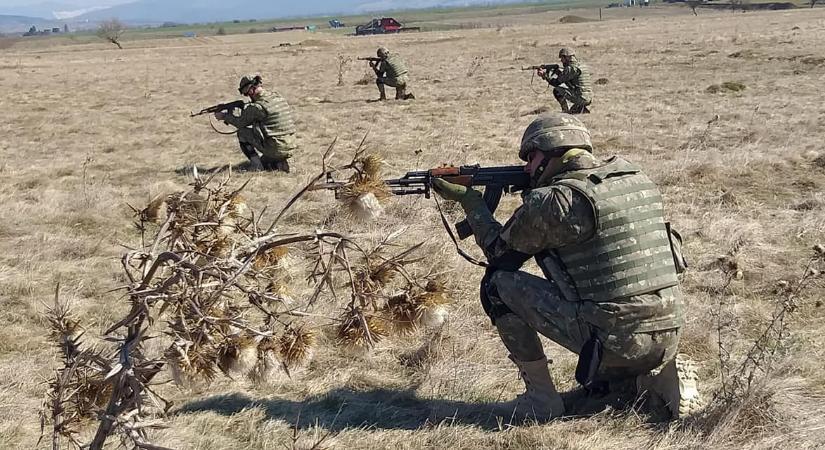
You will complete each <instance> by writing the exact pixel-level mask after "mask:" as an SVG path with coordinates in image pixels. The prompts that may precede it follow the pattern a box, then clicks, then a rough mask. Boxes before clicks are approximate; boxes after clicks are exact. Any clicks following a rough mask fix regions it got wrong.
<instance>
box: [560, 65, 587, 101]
mask: <svg viewBox="0 0 825 450" xmlns="http://www.w3.org/2000/svg"><path fill="white" fill-rule="evenodd" d="M556 79H557V80H558V81H559V83H561V84H564V85H565V86H567V87H568V88H570V90H572V91H573V93H574V94H576V95H578V96H579V97H581V98H583V99H585V100H587V101H592V100H593V83H592V81H591V79H590V69H589V68H588V67H587V66H586V65H584V64H581V63H579V62H578V61H577V60H576V59H573V61H571V62H570V64H568V65H565V66H562V67H561V68H560V69H559V72H558V74H557V75H556Z"/></svg>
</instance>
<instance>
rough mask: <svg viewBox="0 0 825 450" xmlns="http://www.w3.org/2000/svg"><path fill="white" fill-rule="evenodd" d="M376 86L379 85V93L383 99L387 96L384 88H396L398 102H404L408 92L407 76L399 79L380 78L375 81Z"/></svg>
mask: <svg viewBox="0 0 825 450" xmlns="http://www.w3.org/2000/svg"><path fill="white" fill-rule="evenodd" d="M375 84H376V85H378V92H379V93H380V94H381V98H384V97H385V96H386V94H385V92H384V86H389V87H394V88H395V98H396V100H403V99H404V97H405V95H406V91H407V76H406V75H405V76H402V77H399V78H389V77H378V78H376V79H375Z"/></svg>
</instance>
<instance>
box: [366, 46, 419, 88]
mask: <svg viewBox="0 0 825 450" xmlns="http://www.w3.org/2000/svg"><path fill="white" fill-rule="evenodd" d="M376 53H377V54H378V60H377V61H370V67H372V70H374V71H375V76H376V79H375V84H377V85H378V92H379V93H380V94H381V96H380V97H379V98H378V99H379V100H386V99H387V94H386V93H385V92H384V86H385V85H386V86H390V87H394V88H395V99H396V100H410V99H414V98H415V96H414V95H413V94H412V93H407V82H408V81H409V77H408V76H407V65H406V64H404V60H402V59H401V57H400V56H398V54H397V53H390V51H389V50H387V49H386V48H385V47H379V48H378V51H377V52H376Z"/></svg>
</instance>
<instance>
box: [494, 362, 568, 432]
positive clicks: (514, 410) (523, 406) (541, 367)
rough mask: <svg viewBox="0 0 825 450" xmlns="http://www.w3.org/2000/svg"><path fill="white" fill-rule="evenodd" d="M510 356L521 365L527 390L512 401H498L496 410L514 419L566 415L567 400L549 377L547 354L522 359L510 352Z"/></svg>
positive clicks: (520, 370)
mask: <svg viewBox="0 0 825 450" xmlns="http://www.w3.org/2000/svg"><path fill="white" fill-rule="evenodd" d="M510 359H511V360H512V361H513V362H514V363H516V365H517V366H518V368H519V372H520V375H521V378H522V380H523V381H524V387H525V392H524V393H523V394H519V396H518V397H516V398H515V399H513V400H511V401H509V402H505V403H500V404H498V405H496V407H495V413H496V414H497V415H499V416H502V417H503V418H504V419H505V420H510V419H513V421H515V422H521V421H523V420H530V419H532V420H536V421H546V420H550V419H553V418H556V417H560V416H562V415H564V402H563V401H562V399H561V395H559V393H558V392H557V391H556V385H555V384H553V379H552V378H551V377H550V370H549V369H548V367H547V358H542V359H539V360H536V361H519V360H517V359H515V358H514V357H513V356H512V355H510Z"/></svg>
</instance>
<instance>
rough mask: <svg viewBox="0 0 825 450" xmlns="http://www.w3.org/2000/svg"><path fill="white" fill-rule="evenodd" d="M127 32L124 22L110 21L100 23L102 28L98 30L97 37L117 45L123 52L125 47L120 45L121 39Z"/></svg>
mask: <svg viewBox="0 0 825 450" xmlns="http://www.w3.org/2000/svg"><path fill="white" fill-rule="evenodd" d="M125 31H126V25H124V24H123V22H121V21H119V20H117V19H109V20H105V21H103V22H101V23H100V26H99V27H98V28H97V36H98V37H99V38H101V39H105V40H107V41H109V42H111V43H112V44H115V45H117V48H119V49H121V50H122V49H123V46H121V45H120V37H121V36H122V35H123V33H124V32H125Z"/></svg>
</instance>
